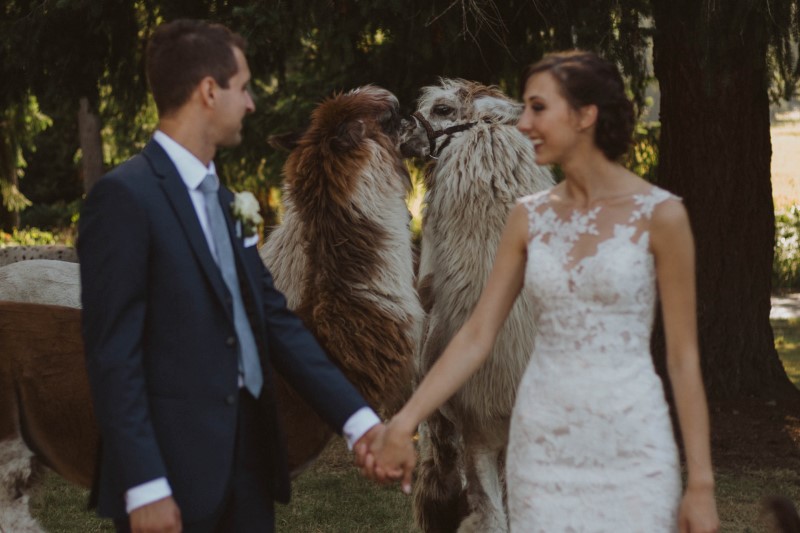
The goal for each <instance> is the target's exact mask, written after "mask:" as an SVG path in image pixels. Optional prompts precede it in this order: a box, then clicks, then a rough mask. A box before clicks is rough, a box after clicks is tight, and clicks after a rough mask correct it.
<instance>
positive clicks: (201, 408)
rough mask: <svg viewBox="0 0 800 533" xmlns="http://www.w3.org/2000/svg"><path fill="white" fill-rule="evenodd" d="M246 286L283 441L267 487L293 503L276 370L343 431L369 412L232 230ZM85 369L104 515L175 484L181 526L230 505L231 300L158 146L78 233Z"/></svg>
mask: <svg viewBox="0 0 800 533" xmlns="http://www.w3.org/2000/svg"><path fill="white" fill-rule="evenodd" d="M219 196H220V201H221V205H222V206H223V211H224V212H225V213H226V217H227V219H228V225H229V231H230V232H231V235H232V241H233V249H234V255H235V256H236V260H237V263H238V270H239V277H240V278H241V279H240V284H241V285H242V288H243V291H248V293H249V294H248V295H247V298H246V300H248V301H249V302H250V303H251V306H250V308H251V310H252V308H253V307H254V308H255V311H254V312H252V311H251V324H252V326H253V332H254V334H255V337H256V340H257V342H258V344H259V346H260V348H261V350H260V351H261V354H260V355H261V363H262V368H263V370H264V389H263V392H262V394H261V398H259V400H260V404H261V406H262V408H263V409H262V410H263V414H264V416H265V417H266V421H267V423H268V425H269V427H270V428H271V429H272V431H271V433H272V434H273V438H272V442H271V446H270V449H268V450H264V453H265V454H268V455H269V463H270V469H269V472H264V476H265V483H268V484H269V491H270V493H271V494H272V495H273V497H274V498H275V499H276V500H278V501H288V499H289V476H288V472H287V465H286V452H285V443H284V442H283V438H282V435H281V430H280V424H279V421H278V416H277V412H276V407H275V398H274V387H273V383H274V377H273V375H272V372H273V370H272V369H273V368H274V369H276V370H277V371H278V372H280V373H281V375H282V376H283V377H284V378H286V380H287V381H288V382H289V384H291V385H292V386H293V387H294V388H295V389H296V390H297V391H298V392H299V393H300V394H301V395H302V396H303V397H304V398H305V399H306V400H307V401H308V402H309V403H310V404H311V405H312V406H313V407H314V408H315V409H316V411H317V412H318V413H319V414H320V416H322V418H323V419H324V420H325V421H326V422H328V423H329V424H330V425H331V427H333V428H334V429H335V430H336V431H341V429H342V426H343V425H344V423H345V421H346V420H347V419H348V418H349V417H350V416H351V415H352V414H353V413H354V412H355V411H357V410H358V409H359V408H361V407H364V406H365V405H366V403H365V402H364V400H363V399H362V398H361V396H360V395H359V394H358V392H357V391H356V390H355V389H354V388H353V387H352V386H351V385H350V384H349V383H348V382H347V381H346V380H345V378H344V377H343V376H342V374H341V373H340V372H339V371H338V369H337V368H336V367H335V366H334V365H333V364H332V363H331V362H330V361H329V359H328V358H327V356H326V355H325V353H324V352H323V351H322V349H321V348H320V347H319V345H318V344H317V342H316V340H315V339H314V337H313V336H312V335H311V334H310V333H309V331H308V330H307V329H306V328H305V327H304V325H303V323H302V321H301V320H300V319H299V318H298V317H297V316H296V315H294V314H293V313H292V312H291V311H289V310H288V309H287V308H286V300H285V298H284V296H283V295H282V294H281V293H280V292H279V291H278V290H276V289H275V286H274V285H273V281H272V276H271V275H270V273H269V272H268V271H267V269H266V268H265V267H264V265H263V263H262V262H261V259H260V257H259V255H258V252H257V250H256V247H255V246H253V247H250V248H244V247H243V245H242V242H241V240H240V239H239V238H237V237H236V236H235V233H234V231H233V228H234V226H233V221H232V220H231V217H230V213H229V209H227V208H226V206H228V205H230V203H231V201H232V200H233V195H232V193H231V192H230V191H229V190H228V189H226V188H224V187H221V188H220V192H219ZM78 253H79V256H80V266H81V284H82V295H81V296H82V301H83V336H84V343H85V347H86V357H87V368H88V373H89V380H90V384H91V388H92V395H93V401H94V408H95V414H96V418H97V421H98V425H99V428H100V433H101V439H102V446H101V450H102V453H101V459H100V464H99V469H100V470H99V481H98V483H99V485H98V486H97V490H98V512H99V513H100V514H101V515H104V516H111V517H115V518H121V517H124V516H125V507H124V499H123V497H124V493H125V491H126V490H128V489H129V488H131V487H134V486H136V485H139V484H141V483H144V482H147V481H150V480H153V479H156V478H159V477H162V476H163V477H166V478H167V479H168V481H169V483H170V485H171V487H172V491H173V497H174V498H175V500H176V501H177V504H178V506H179V507H180V509H181V513H182V516H183V519H184V521H191V520H193V519H196V518H199V517H203V516H205V515H207V514H208V513H210V512H212V511H213V510H214V509H215V508H216V507H217V505H218V504H219V503H220V502H221V500H222V497H223V492H224V489H225V485H226V481H227V480H228V479H229V476H230V472H231V466H232V460H233V457H234V443H235V436H236V414H237V403H238V399H239V395H238V381H237V380H238V366H237V348H236V344H237V343H236V342H235V339H236V333H235V330H234V325H233V311H232V305H231V299H230V296H229V293H228V291H227V288H226V287H225V283H224V281H223V280H222V277H221V274H220V272H219V269H218V268H217V266H216V263H215V262H214V259H213V258H212V256H211V252H210V251H209V248H208V245H207V242H206V239H205V236H204V234H203V231H202V229H201V226H200V222H199V221H198V218H197V215H196V213H195V210H194V207H193V204H192V201H191V198H190V196H189V193H188V190H187V189H186V186H185V184H184V182H183V181H182V179H181V178H180V176H179V175H178V172H177V170H176V168H175V166H174V164H173V163H172V161H171V160H170V159H169V157H168V156H167V154H166V152H165V151H164V150H163V148H161V146H160V145H159V144H158V143H156V142H155V141H151V142H150V143H149V144H148V145H147V146H146V148H145V149H144V151H143V152H142V153H141V154H140V155H137V156H136V157H134V158H132V159H131V160H129V161H127V162H125V163H124V164H122V165H120V166H119V167H117V168H115V169H114V170H112V171H111V172H109V173H108V174H107V175H106V176H104V177H103V178H102V179H101V180H99V182H98V183H97V184H96V185H95V186H94V188H93V189H92V191H91V193H90V194H89V195H88V197H87V199H86V203H85V205H84V208H83V211H82V213H81V218H80V225H79V237H78Z"/></svg>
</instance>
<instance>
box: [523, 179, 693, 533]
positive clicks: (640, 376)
mask: <svg viewBox="0 0 800 533" xmlns="http://www.w3.org/2000/svg"><path fill="white" fill-rule="evenodd" d="M550 198H551V196H550V191H544V192H542V193H538V194H536V195H532V196H528V197H525V198H523V199H521V200H520V203H522V204H523V205H525V206H526V209H527V210H528V215H529V217H528V222H529V242H528V261H527V265H526V271H525V290H526V291H529V292H530V294H531V296H532V298H533V300H534V304H535V311H534V312H535V317H534V319H535V321H536V325H537V328H538V333H537V337H536V346H535V348H534V352H533V355H532V357H531V362H530V364H529V366H528V368H527V370H526V372H525V375H524V376H523V378H522V382H521V383H520V387H519V390H518V393H517V401H516V405H515V407H514V412H513V415H512V421H511V434H510V438H509V448H508V458H507V461H508V467H507V475H508V491H509V492H508V500H509V512H510V521H511V526H512V531H526V532H527V531H537V532H538V531H542V532H551V531H587V532H588V531H615V532H616V531H621V532H629V531H647V532H667V531H675V530H676V513H677V506H678V502H679V498H680V491H681V481H680V473H679V472H680V471H679V467H678V456H677V449H676V446H675V441H674V437H673V435H672V427H671V423H670V418H669V410H668V408H667V404H666V401H665V399H664V394H663V388H662V385H661V381H660V379H659V378H658V376H657V375H656V373H655V370H654V368H653V363H652V359H651V356H650V349H649V348H650V331H651V326H652V323H653V318H654V310H655V300H656V283H655V264H654V260H653V256H652V254H651V252H650V249H649V230H650V227H649V226H650V221H651V219H652V215H653V212H654V210H655V207H656V206H657V205H658V204H659V203H660V202H663V201H664V200H667V199H669V198H675V197H674V196H672V195H671V194H670V193H668V192H666V191H664V190H662V189H659V188H657V187H653V189H652V190H651V191H650V192H648V193H646V194H639V195H632V196H631V197H628V198H621V199H619V200H615V201H613V202H610V203H608V204H603V205H602V206H600V207H594V208H592V209H589V210H576V209H567V208H565V207H564V206H562V205H559V204H558V203H557V202H551V201H550Z"/></svg>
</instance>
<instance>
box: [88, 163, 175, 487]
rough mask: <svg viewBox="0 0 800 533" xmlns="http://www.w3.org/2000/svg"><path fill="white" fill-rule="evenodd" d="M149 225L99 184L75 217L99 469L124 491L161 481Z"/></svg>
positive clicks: (125, 196)
mask: <svg viewBox="0 0 800 533" xmlns="http://www.w3.org/2000/svg"><path fill="white" fill-rule="evenodd" d="M148 246H149V236H148V219H147V216H146V213H145V211H144V209H143V208H142V207H140V205H139V204H138V202H137V198H136V195H135V194H134V192H133V191H132V190H131V189H130V188H129V186H128V185H126V184H125V183H124V182H123V181H121V180H119V179H116V178H114V177H110V176H107V177H104V178H103V179H101V180H99V181H98V183H97V184H96V185H95V186H94V188H93V189H92V191H91V193H90V194H89V196H88V198H87V199H86V203H85V205H84V208H83V211H82V213H81V218H80V224H79V237H78V243H77V248H78V255H79V258H80V272H81V300H82V304H83V313H82V327H83V338H84V344H85V350H86V364H87V370H88V374H89V381H90V384H91V388H92V396H93V401H94V409H95V415H96V418H97V422H98V425H99V428H100V432H101V436H102V442H103V444H102V446H103V455H104V461H108V462H107V463H106V464H110V465H111V468H112V469H113V471H114V474H113V475H114V476H115V477H116V478H117V480H118V482H119V483H120V484H121V485H122V486H124V487H125V488H126V489H127V488H130V487H133V486H136V485H140V484H142V483H144V482H147V481H150V480H153V479H156V478H159V477H166V469H165V467H164V464H163V461H162V459H161V454H160V451H159V448H158V444H157V442H156V438H155V434H154V431H153V426H152V423H151V421H150V416H149V406H148V401H147V395H146V385H145V377H144V369H143V349H142V342H143V338H142V335H143V330H144V321H145V319H146V317H145V306H146V299H147V271H148V268H147V263H148Z"/></svg>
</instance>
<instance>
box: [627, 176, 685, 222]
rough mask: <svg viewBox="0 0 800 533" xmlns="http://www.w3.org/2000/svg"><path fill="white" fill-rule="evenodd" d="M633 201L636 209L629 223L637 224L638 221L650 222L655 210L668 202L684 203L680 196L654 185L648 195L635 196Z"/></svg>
mask: <svg viewBox="0 0 800 533" xmlns="http://www.w3.org/2000/svg"><path fill="white" fill-rule="evenodd" d="M633 200H634V203H635V207H634V209H633V212H632V213H631V218H630V220H629V222H636V221H637V220H650V218H652V216H653V210H654V209H655V207H656V206H657V205H658V204H660V203H661V202H664V201H666V200H676V201H678V202H682V201H683V199H682V198H681V197H680V196H676V195H674V194H672V193H671V192H669V191H667V190H665V189H662V188H661V187H656V186H655V185H653V188H652V189H651V190H650V191H649V192H647V193H643V194H635V195H634V196H633Z"/></svg>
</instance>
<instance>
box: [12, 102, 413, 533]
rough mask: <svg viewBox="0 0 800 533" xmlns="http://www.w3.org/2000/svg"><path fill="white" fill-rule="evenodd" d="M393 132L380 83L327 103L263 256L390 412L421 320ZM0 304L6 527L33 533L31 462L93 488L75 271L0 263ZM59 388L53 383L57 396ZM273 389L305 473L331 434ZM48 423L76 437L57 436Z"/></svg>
mask: <svg viewBox="0 0 800 533" xmlns="http://www.w3.org/2000/svg"><path fill="white" fill-rule="evenodd" d="M399 128H400V119H399V116H398V103H397V99H396V98H395V97H394V96H393V95H392V94H391V93H389V92H388V91H385V90H383V89H380V88H377V87H365V88H362V89H359V90H355V91H351V92H349V93H346V94H342V95H338V96H336V97H334V98H331V99H329V100H326V101H325V102H323V103H322V104H320V106H319V107H318V108H317V110H316V111H314V114H313V115H312V122H311V126H310V127H309V129H308V130H307V131H306V132H305V133H304V135H303V136H302V137H301V138H300V139H299V141H298V142H297V146H296V148H295V149H294V150H293V152H292V154H290V156H289V158H288V160H287V163H286V167H285V171H286V186H285V190H284V202H285V205H286V216H285V218H284V222H283V224H282V225H281V226H280V227H279V228H277V229H276V230H275V231H274V232H273V233H272V235H271V236H270V237H269V239H268V240H267V243H266V244H265V246H263V247H262V249H261V250H260V252H261V255H262V257H263V258H264V259H265V261H266V263H267V265H268V266H269V267H270V268H271V270H272V273H273V276H274V277H275V283H276V285H277V286H278V287H279V288H280V289H282V290H283V291H285V293H286V295H287V298H288V301H289V305H290V307H292V308H294V309H295V310H296V311H297V312H298V314H299V315H300V316H301V317H302V318H303V319H304V321H305V322H306V324H307V325H308V326H309V327H310V328H311V330H312V331H313V333H314V334H315V335H316V336H317V338H318V339H319V340H320V342H321V344H322V345H323V346H324V347H325V348H326V349H327V350H328V352H329V354H330V355H331V358H332V359H333V360H335V361H336V363H337V364H338V365H339V367H340V368H341V369H342V370H343V371H344V373H345V374H346V375H347V377H348V378H349V379H350V380H351V381H352V382H353V383H354V384H355V385H356V387H357V388H359V390H361V391H362V393H363V394H364V395H365V397H366V398H367V399H368V400H369V401H370V403H372V405H373V406H375V407H376V408H378V410H379V411H383V412H384V413H389V412H391V411H393V410H394V409H396V408H397V406H399V404H401V403H402V401H403V400H404V399H405V397H406V395H407V393H408V392H409V391H410V384H411V374H412V367H413V352H414V348H415V345H416V343H417V342H418V337H419V327H420V322H421V319H422V308H421V306H420V304H419V302H418V300H417V296H416V291H415V288H414V275H413V267H412V254H411V235H410V232H409V230H408V221H409V214H408V210H407V208H406V204H405V196H406V192H407V190H408V188H409V185H410V180H409V176H408V172H407V170H406V168H405V166H404V164H403V161H402V158H401V156H400V152H399V148H398V145H399V137H398V135H399ZM0 300H6V302H0V345H2V346H3V347H4V349H3V352H2V353H0V485H2V486H0V527H2V528H6V530H7V528H9V527H11V525H10V524H11V522H10V520H11V519H12V518H11V516H12V514H11V513H12V511H13V513H14V516H16V517H17V518H14V520H15V522H13V523H14V524H15V525H14V527H15V529H14V531H17V530H19V531H39V529H38V526H37V525H36V524H35V522H34V521H33V520H32V519H30V515H29V514H28V510H27V493H28V491H29V490H30V488H31V486H32V484H33V483H34V481H35V476H32V475H31V472H32V470H33V469H34V466H35V463H36V460H38V461H39V462H41V463H44V464H46V465H49V466H51V467H53V469H54V470H55V471H56V472H57V473H59V474H60V475H62V476H63V477H65V478H67V479H68V480H70V481H72V482H75V483H79V484H81V485H84V486H86V485H88V483H90V481H91V479H92V469H93V467H94V466H93V465H94V459H95V457H96V445H97V436H96V435H97V434H96V431H95V430H94V422H93V418H92V409H91V407H92V406H91V399H90V395H89V388H88V381H87V380H86V376H85V370H84V364H83V347H82V343H81V339H80V334H79V332H80V329H79V324H80V313H79V310H78V309H77V308H78V307H79V306H80V280H79V276H78V265H76V264H73V263H65V262H56V261H28V262H27V263H25V264H23V263H15V264H12V265H8V266H6V267H2V268H0ZM10 300H13V301H15V302H18V303H12V302H10ZM20 302H21V303H20ZM32 303H36V304H57V305H58V306H54V305H31V304H32ZM34 315H35V318H32V317H34ZM26 324H27V325H26ZM20 328H23V329H20ZM19 331H24V332H25V334H24V335H20V334H19ZM37 332H43V333H37ZM45 333H46V334H45ZM56 338H57V339H56ZM54 339H56V340H54ZM6 346H8V347H9V350H8V351H6V348H5V347H6ZM33 361H35V362H36V364H35V365H34V364H32V363H31V362H33ZM53 379H56V380H57V382H58V384H59V386H58V387H52V388H51V385H52V381H53ZM45 384H49V385H47V386H45ZM277 392H278V402H279V405H280V412H281V416H282V418H283V421H284V429H285V430H286V437H287V440H288V451H289V461H290V468H291V469H292V471H293V473H294V474H298V473H299V472H300V471H301V470H302V468H303V467H304V466H305V465H307V464H308V463H309V462H310V461H311V460H313V459H314V458H315V457H316V456H317V454H318V453H319V452H320V451H321V449H322V448H323V447H324V445H325V443H326V442H327V441H328V439H329V437H330V435H331V431H330V430H329V429H328V428H327V427H326V426H325V425H324V424H323V423H322V422H321V421H318V419H317V418H316V415H314V414H313V413H311V412H310V411H309V410H308V408H307V407H306V406H305V404H303V403H301V402H300V400H299V398H298V397H297V396H296V394H295V393H294V392H293V391H292V390H291V389H290V388H289V387H288V386H286V385H284V384H280V385H279V390H278V391H277ZM54 420H56V421H58V420H60V421H62V422H63V423H65V424H70V423H71V424H72V427H74V428H75V429H76V430H77V431H65V432H63V433H60V434H59V431H56V433H55V434H54V433H53V431H51V430H56V429H57V428H58V427H59V426H58V425H57V424H56V422H54ZM87 428H88V429H87ZM23 436H24V438H25V441H24V442H23V440H22V437H23ZM6 496H7V497H6ZM6 517H8V520H9V523H6V522H5V520H6ZM26 520H27V522H26ZM25 523H27V524H29V525H28V526H17V524H25ZM26 527H27V529H25V528H26Z"/></svg>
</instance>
